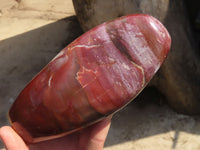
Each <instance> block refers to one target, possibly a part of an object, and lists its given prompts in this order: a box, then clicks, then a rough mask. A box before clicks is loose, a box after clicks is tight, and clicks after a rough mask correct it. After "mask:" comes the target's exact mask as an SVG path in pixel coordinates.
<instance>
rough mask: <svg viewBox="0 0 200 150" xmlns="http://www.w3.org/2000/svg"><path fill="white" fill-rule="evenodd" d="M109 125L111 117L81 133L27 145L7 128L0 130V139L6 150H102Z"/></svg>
mask: <svg viewBox="0 0 200 150" xmlns="http://www.w3.org/2000/svg"><path fill="white" fill-rule="evenodd" d="M110 123H111V117H108V118H105V119H104V120H102V121H100V122H98V123H96V124H94V125H92V126H89V127H87V128H84V129H83V130H81V131H78V132H75V133H73V134H70V135H67V136H65V137H61V138H58V139H54V140H50V141H45V142H41V143H37V144H31V145H27V144H26V143H25V142H24V141H23V140H22V138H21V137H20V136H19V135H18V134H17V133H16V132H15V131H14V130H13V129H12V128H11V127H9V126H4V127H2V128H0V138H1V140H2V141H3V143H4V144H5V147H6V149H7V150H102V149H103V146H104V142H105V140H106V137H107V134H108V130H109V127H110Z"/></svg>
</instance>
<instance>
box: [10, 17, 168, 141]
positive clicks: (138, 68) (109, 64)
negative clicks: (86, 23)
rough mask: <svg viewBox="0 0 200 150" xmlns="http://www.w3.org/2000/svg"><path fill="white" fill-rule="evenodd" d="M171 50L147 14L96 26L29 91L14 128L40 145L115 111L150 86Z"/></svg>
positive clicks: (18, 104) (20, 101)
mask: <svg viewBox="0 0 200 150" xmlns="http://www.w3.org/2000/svg"><path fill="white" fill-rule="evenodd" d="M170 45H171V38H170V36H169V34H168V32H167V30H166V29H165V27H164V26H163V25H162V24H161V23H160V22H159V21H158V20H156V19H155V18H153V17H151V16H148V15H142V14H138V15H129V16H125V17H121V18H119V19H117V20H115V21H112V22H108V23H104V24H102V25H100V26H97V27H96V28H94V29H92V30H90V31H88V32H87V33H85V34H84V35H82V36H81V37H79V38H78V39H76V40H75V41H74V42H72V43H71V44H70V45H68V46H67V47H66V48H65V49H63V50H62V51H61V52H60V53H59V54H58V55H57V56H56V57H55V58H54V59H53V60H52V61H51V62H50V63H49V64H48V65H47V66H46V67H45V68H44V69H43V70H42V71H41V72H40V73H39V74H38V75H37V76H36V77H35V78H34V79H33V80H32V81H31V82H30V83H29V84H28V85H27V86H26V87H25V89H24V90H23V91H22V92H21V93H20V95H19V96H18V97H17V99H16V101H15V102H14V104H13V106H12V107H11V109H10V112H9V118H10V122H11V125H12V127H13V128H14V129H15V130H16V132H17V133H18V134H19V135H20V136H21V137H22V138H23V139H24V140H25V141H26V142H30V143H35V142H40V141H44V140H48V139H52V138H56V137H60V136H63V135H66V134H69V133H71V132H74V131H76V130H77V129H80V128H82V127H84V126H86V125H89V124H91V123H93V122H96V121H98V120H100V119H102V118H103V117H105V116H107V115H109V114H111V113H113V112H116V111H117V110H119V109H120V108H122V107H123V106H125V105H126V104H127V103H128V102H130V101H131V100H133V99H134V98H135V97H136V96H137V95H138V93H139V92H140V91H141V90H142V89H143V88H144V87H145V86H146V84H147V83H148V82H149V81H150V79H151V78H152V77H153V75H154V74H155V73H156V72H157V70H158V69H159V67H160V66H161V64H162V63H163V61H164V59H165V58H166V56H167V53H168V51H169V49H170Z"/></svg>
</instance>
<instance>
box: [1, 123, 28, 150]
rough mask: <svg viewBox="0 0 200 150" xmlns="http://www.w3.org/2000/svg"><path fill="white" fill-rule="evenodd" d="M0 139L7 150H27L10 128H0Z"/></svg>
mask: <svg viewBox="0 0 200 150" xmlns="http://www.w3.org/2000/svg"><path fill="white" fill-rule="evenodd" d="M0 138H1V140H2V141H3V143H4V145H5V147H6V149H7V150H19V149H20V150H28V147H27V146H26V144H25V143H24V141H23V140H22V139H21V137H20V136H19V135H18V134H17V133H16V132H15V131H14V130H13V129H12V128H11V127H10V126H3V127H1V128H0Z"/></svg>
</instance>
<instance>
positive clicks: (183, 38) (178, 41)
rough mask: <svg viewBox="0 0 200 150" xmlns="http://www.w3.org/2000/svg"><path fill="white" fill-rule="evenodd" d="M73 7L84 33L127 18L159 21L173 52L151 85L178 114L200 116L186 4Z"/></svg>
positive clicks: (196, 59)
mask: <svg viewBox="0 0 200 150" xmlns="http://www.w3.org/2000/svg"><path fill="white" fill-rule="evenodd" d="M192 2H193V3H194V1H192ZM73 3H74V7H75V10H76V14H77V17H78V20H79V22H80V24H81V26H82V28H83V29H84V30H85V31H87V30H89V29H90V28H92V27H94V26H96V25H98V24H100V23H102V22H104V21H107V20H111V19H114V18H116V17H118V16H121V15H127V14H134V13H145V14H149V15H152V16H154V17H155V18H157V19H159V20H160V21H161V22H162V23H163V24H164V25H165V26H166V28H167V29H168V31H169V33H170V34H171V36H172V39H173V40H172V50H171V52H170V53H169V57H168V58H167V60H166V62H165V63H164V64H163V66H162V67H161V69H160V71H159V74H157V75H156V76H155V78H154V80H153V81H152V82H151V85H153V86H156V87H157V88H158V89H159V91H161V92H162V93H163V94H164V95H165V96H166V98H167V101H168V102H169V104H170V105H171V106H172V107H173V108H174V109H175V110H176V111H177V112H180V113H184V114H199V113H200V92H199V91H200V56H199V45H198V44H197V43H198V41H197V40H195V38H194V35H193V33H192V29H191V25H190V22H189V18H188V14H187V10H186V4H185V1H184V0H148V1H147V0H127V1H124V0H115V1H113V0H107V1H106V2H105V1H102V0H95V1H93V0H73ZM188 3H190V4H191V2H188ZM193 5H194V4H193ZM196 6H198V4H196ZM102 10H103V11H102Z"/></svg>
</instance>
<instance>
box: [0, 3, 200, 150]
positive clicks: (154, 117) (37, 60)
mask: <svg viewBox="0 0 200 150" xmlns="http://www.w3.org/2000/svg"><path fill="white" fill-rule="evenodd" d="M74 14H75V13H74V9H73V6H72V2H71V0H65V1H62V0H48V1H44V0H42V1H41V0H34V1H30V0H0V70H1V71H0V126H3V125H8V121H7V116H6V115H7V111H8V109H9V107H10V105H11V104H12V103H13V101H14V99H15V98H16V96H17V95H18V94H19V92H20V91H21V90H22V89H23V88H24V86H25V85H26V84H27V83H28V82H29V81H30V80H31V79H32V77H33V76H34V75H36V74H37V73H38V72H39V71H40V70H41V69H42V68H43V67H44V66H45V65H46V64H47V63H48V62H49V61H50V60H51V59H52V58H53V57H54V56H55V55H56V54H57V53H58V52H59V51H60V50H61V49H62V48H64V47H65V46H66V45H67V44H69V43H70V42H71V41H72V40H74V39H75V38H76V37H77V36H79V35H80V34H82V31H81V29H80V26H79V24H78V21H77V20H76V17H75V16H74ZM149 98H150V99H151V100H149V101H150V102H145V103H143V104H142V105H138V104H137V103H135V102H132V103H131V104H129V105H128V106H127V107H126V108H124V109H123V110H121V111H120V112H118V113H117V114H115V115H114V117H113V119H112V125H111V128H110V131H109V134H108V137H107V140H106V143H105V148H104V149H105V150H118V149H119V150H160V149H162V150H199V149H200V142H199V141H200V117H199V116H196V117H191V116H186V115H182V114H177V113H176V112H174V111H173V110H171V109H170V108H169V107H168V106H167V105H166V104H163V105H158V104H157V103H155V102H153V101H154V99H153V98H151V97H149ZM0 148H2V149H3V144H2V143H0Z"/></svg>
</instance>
